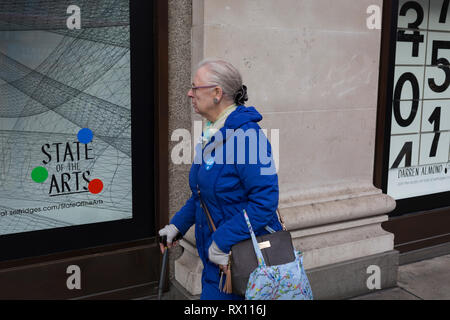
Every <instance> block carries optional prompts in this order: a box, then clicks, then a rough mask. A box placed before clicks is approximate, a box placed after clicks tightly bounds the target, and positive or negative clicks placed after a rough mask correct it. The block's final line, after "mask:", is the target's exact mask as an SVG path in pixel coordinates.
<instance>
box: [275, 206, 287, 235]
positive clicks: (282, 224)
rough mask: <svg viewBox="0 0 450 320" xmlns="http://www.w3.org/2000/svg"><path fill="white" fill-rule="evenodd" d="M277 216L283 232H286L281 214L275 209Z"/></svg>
mask: <svg viewBox="0 0 450 320" xmlns="http://www.w3.org/2000/svg"><path fill="white" fill-rule="evenodd" d="M277 215H278V220H279V221H280V223H281V226H282V227H283V230H284V231H287V229H286V226H285V224H284V220H283V217H282V216H281V213H280V209H278V208H277Z"/></svg>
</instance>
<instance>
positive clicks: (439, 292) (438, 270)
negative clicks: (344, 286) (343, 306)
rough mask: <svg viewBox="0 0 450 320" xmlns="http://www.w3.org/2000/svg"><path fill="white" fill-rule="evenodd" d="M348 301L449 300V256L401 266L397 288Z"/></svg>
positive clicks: (378, 291) (381, 290)
mask: <svg viewBox="0 0 450 320" xmlns="http://www.w3.org/2000/svg"><path fill="white" fill-rule="evenodd" d="M349 300H450V254H448V255H444V256H440V257H435V258H432V259H428V260H423V261H419V262H414V263H411V264H406V265H401V266H399V268H398V276H397V287H394V288H390V289H385V290H383V289H380V290H377V291H375V292H373V293H370V294H366V295H363V296H359V297H355V298H352V299H349Z"/></svg>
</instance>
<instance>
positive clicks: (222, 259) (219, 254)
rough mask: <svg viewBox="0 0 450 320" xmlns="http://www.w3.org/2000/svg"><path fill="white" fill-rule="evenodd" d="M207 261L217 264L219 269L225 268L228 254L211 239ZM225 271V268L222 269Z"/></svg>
mask: <svg viewBox="0 0 450 320" xmlns="http://www.w3.org/2000/svg"><path fill="white" fill-rule="evenodd" d="M208 256H209V261H211V262H212V263H215V264H217V265H218V266H219V268H220V270H222V269H223V268H227V265H228V259H229V255H228V253H225V252H223V251H222V250H220V249H219V247H218V246H217V244H216V243H215V242H214V241H213V242H212V243H211V246H210V247H209V249H208ZM222 271H226V270H222Z"/></svg>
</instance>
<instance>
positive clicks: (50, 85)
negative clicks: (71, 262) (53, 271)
mask: <svg viewBox="0 0 450 320" xmlns="http://www.w3.org/2000/svg"><path fill="white" fill-rule="evenodd" d="M130 91H131V64H130V6H129V1H127V0H119V1H117V0H96V1H88V0H85V1H57V0H53V1H40V0H21V1H5V0H1V1H0V235H8V234H16V233H22V232H29V231H38V230H47V229H53V228H60V227H70V226H78V225H84V224H92V223H99V222H107V221H117V220H127V219H132V218H133V214H132V200H133V199H132V187H131V186H132V148H131V129H132V117H131V92H130Z"/></svg>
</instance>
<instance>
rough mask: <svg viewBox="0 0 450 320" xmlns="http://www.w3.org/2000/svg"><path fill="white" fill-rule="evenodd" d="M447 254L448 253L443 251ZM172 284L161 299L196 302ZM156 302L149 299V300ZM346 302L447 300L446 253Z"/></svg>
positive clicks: (449, 263)
mask: <svg viewBox="0 0 450 320" xmlns="http://www.w3.org/2000/svg"><path fill="white" fill-rule="evenodd" d="M447 252H448V251H447ZM199 298H200V297H199V296H191V295H190V294H189V293H188V292H187V291H186V290H185V289H184V288H182V287H181V285H179V284H177V282H176V281H174V282H172V285H171V290H169V292H167V293H165V294H164V295H163V300H197V299H199ZM153 299H156V297H152V298H151V300H153ZM346 300H450V254H447V255H441V256H438V257H434V258H429V259H427V260H422V261H418V262H413V263H409V264H404V265H400V266H399V268H398V273H397V286H396V287H393V288H388V289H383V288H382V289H380V290H376V289H375V290H374V292H372V293H369V294H365V295H362V296H357V297H353V298H350V299H346Z"/></svg>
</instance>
